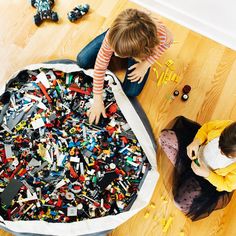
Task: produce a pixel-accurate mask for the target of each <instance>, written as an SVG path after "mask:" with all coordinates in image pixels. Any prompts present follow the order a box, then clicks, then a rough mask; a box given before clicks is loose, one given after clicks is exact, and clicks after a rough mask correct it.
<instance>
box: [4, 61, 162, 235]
mask: <svg viewBox="0 0 236 236" xmlns="http://www.w3.org/2000/svg"><path fill="white" fill-rule="evenodd" d="M45 63H47V64H60V63H64V64H77V63H76V61H73V60H70V59H62V60H55V61H49V62H45ZM129 99H130V102H131V104H132V105H133V107H134V109H135V110H136V112H137V114H138V115H139V117H140V118H141V120H142V123H143V124H144V126H145V128H146V130H147V133H148V134H149V136H150V139H151V140H152V145H153V147H154V149H155V150H156V149H157V145H156V141H155V137H154V135H153V132H152V128H151V125H150V123H149V121H148V118H147V116H146V114H145V112H144V111H143V109H142V107H141V105H140V104H139V102H138V100H137V99H136V98H129ZM0 228H2V229H3V230H5V231H7V232H10V233H12V234H13V235H15V236H52V235H45V234H31V233H17V232H13V231H11V230H8V229H6V228H5V227H3V226H0ZM110 232H111V231H103V232H99V233H94V234H86V235H85V234H83V235H80V234H78V236H105V235H107V234H108V233H110ZM65 236H66V235H65Z"/></svg>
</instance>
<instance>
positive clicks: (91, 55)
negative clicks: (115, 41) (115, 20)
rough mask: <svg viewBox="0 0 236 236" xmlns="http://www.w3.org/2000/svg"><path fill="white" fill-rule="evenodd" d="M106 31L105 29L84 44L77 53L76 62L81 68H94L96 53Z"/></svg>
mask: <svg viewBox="0 0 236 236" xmlns="http://www.w3.org/2000/svg"><path fill="white" fill-rule="evenodd" d="M106 32H107V31H105V32H104V33H102V34H100V35H99V36H97V37H96V38H95V39H94V40H92V41H91V42H90V43H89V44H88V45H87V46H85V47H84V48H83V49H82V50H81V51H80V53H79V54H78V55H77V64H78V65H79V66H80V67H81V68H83V69H91V68H94V65H95V61H96V58H97V54H98V51H99V49H100V48H101V46H102V42H103V39H104V37H105V35H106Z"/></svg>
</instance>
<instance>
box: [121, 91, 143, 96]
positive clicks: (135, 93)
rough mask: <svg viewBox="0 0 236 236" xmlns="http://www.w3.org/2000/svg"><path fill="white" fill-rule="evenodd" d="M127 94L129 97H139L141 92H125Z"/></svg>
mask: <svg viewBox="0 0 236 236" xmlns="http://www.w3.org/2000/svg"><path fill="white" fill-rule="evenodd" d="M124 92H125V94H126V96H127V97H137V96H138V95H139V94H140V93H141V91H138V90H131V89H129V90H124Z"/></svg>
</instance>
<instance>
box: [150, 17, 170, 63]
mask: <svg viewBox="0 0 236 236" xmlns="http://www.w3.org/2000/svg"><path fill="white" fill-rule="evenodd" d="M158 23H159V27H158V29H157V30H158V32H159V35H158V36H159V40H160V44H159V45H158V46H156V48H155V51H154V52H153V54H152V55H151V56H149V57H147V59H146V60H147V61H148V62H149V63H150V64H151V65H152V64H154V63H155V62H156V61H157V60H158V59H159V58H160V57H161V56H162V54H163V53H164V52H165V51H166V50H167V49H168V48H169V47H170V45H171V44H172V43H173V35H172V34H171V32H170V31H169V30H168V29H167V28H166V27H165V25H163V24H162V23H161V22H160V21H158Z"/></svg>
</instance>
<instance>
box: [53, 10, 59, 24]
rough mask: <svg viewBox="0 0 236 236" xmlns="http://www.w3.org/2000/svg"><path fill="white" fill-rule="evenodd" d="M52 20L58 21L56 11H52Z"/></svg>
mask: <svg viewBox="0 0 236 236" xmlns="http://www.w3.org/2000/svg"><path fill="white" fill-rule="evenodd" d="M52 20H53V21H55V22H57V21H58V15H57V13H56V12H53V13H52Z"/></svg>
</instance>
